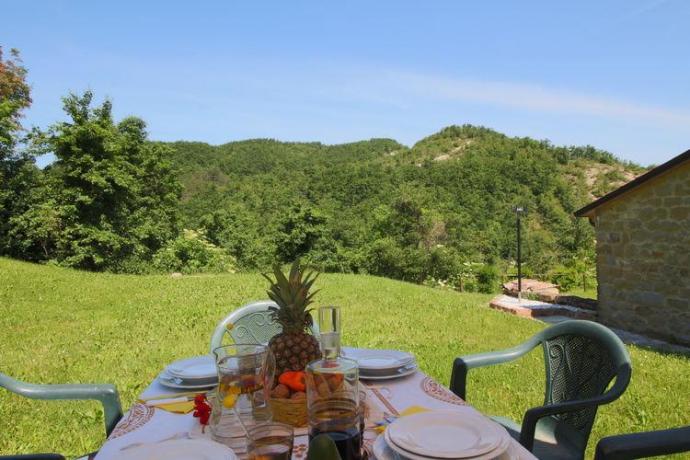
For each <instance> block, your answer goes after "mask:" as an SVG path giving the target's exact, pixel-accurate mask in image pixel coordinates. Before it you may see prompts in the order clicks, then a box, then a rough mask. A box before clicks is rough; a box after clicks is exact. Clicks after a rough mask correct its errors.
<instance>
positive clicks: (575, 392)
mask: <svg viewBox="0 0 690 460" xmlns="http://www.w3.org/2000/svg"><path fill="white" fill-rule="evenodd" d="M539 345H541V346H542V347H543V349H544V364H545V366H546V395H545V397H544V405H543V406H539V407H533V408H531V409H528V410H527V411H526V412H525V415H524V417H523V419H522V425H519V424H517V423H515V422H514V421H512V420H510V419H507V418H503V417H493V418H494V419H495V420H496V421H498V422H499V423H501V424H502V425H503V426H505V427H506V429H507V430H508V431H509V432H510V434H511V435H512V436H513V437H514V438H515V439H517V440H518V441H520V444H522V445H523V446H525V448H527V449H528V450H530V451H531V452H532V453H534V454H535V455H536V456H537V457H538V458H540V459H582V458H584V452H585V449H586V447H587V441H588V439H589V435H590V432H591V431H592V425H593V424H594V418H595V417H596V413H597V409H598V407H599V406H600V405H602V404H608V403H610V402H612V401H615V400H616V399H618V398H619V397H620V396H621V395H622V394H623V392H624V391H625V389H626V388H627V387H628V383H630V375H631V372H632V367H631V363H630V355H629V354H628V350H627V349H626V347H625V345H624V344H623V342H621V340H620V339H619V338H618V337H617V336H616V334H614V333H613V332H612V331H611V330H610V329H608V328H606V327H604V326H602V325H601V324H598V323H594V322H591V321H579V320H572V321H565V322H562V323H559V324H556V325H553V326H550V327H548V328H546V329H544V330H542V331H541V332H539V333H538V334H536V335H534V336H533V337H532V338H530V339H529V340H528V341H526V342H525V343H523V344H521V345H518V346H516V347H514V348H510V349H508V350H503V351H496V352H491V353H481V354H476V355H469V356H462V357H459V358H456V359H455V362H454V363H453V371H452V374H451V380H450V389H451V391H453V393H455V394H456V395H458V396H460V397H461V398H463V399H465V398H466V389H467V372H468V371H469V370H470V369H474V368H477V367H483V366H491V365H494V364H501V363H505V362H509V361H513V360H516V359H518V358H520V357H521V356H523V355H525V354H527V353H529V352H530V351H531V350H533V349H534V348H535V347H537V346H539ZM614 379H615V382H614V383H613V385H612V386H611V387H610V388H609V384H610V383H611V382H612V381H613V380H614ZM607 388H608V389H607Z"/></svg>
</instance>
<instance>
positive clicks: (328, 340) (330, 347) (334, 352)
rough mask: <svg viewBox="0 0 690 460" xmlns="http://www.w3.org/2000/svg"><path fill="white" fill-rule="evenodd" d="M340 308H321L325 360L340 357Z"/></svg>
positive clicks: (320, 318) (321, 332)
mask: <svg viewBox="0 0 690 460" xmlns="http://www.w3.org/2000/svg"><path fill="white" fill-rule="evenodd" d="M340 328H341V324H340V307H330V306H329V307H321V308H319V334H320V339H321V354H322V355H323V357H324V358H325V359H335V358H337V357H338V356H340Z"/></svg>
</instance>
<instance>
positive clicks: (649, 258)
mask: <svg viewBox="0 0 690 460" xmlns="http://www.w3.org/2000/svg"><path fill="white" fill-rule="evenodd" d="M594 219H595V226H596V236H597V270H598V280H599V320H600V321H601V322H603V323H604V324H608V325H610V326H613V327H619V328H622V329H626V330H629V331H633V332H639V333H642V334H646V335H649V336H653V337H658V338H661V339H665V340H669V341H672V342H676V343H682V344H687V345H690V161H687V162H685V163H683V164H680V165H678V166H676V167H674V168H672V169H670V170H669V171H668V172H666V173H664V174H662V175H660V176H658V177H656V178H653V179H650V180H649V181H648V182H646V183H643V184H641V185H640V186H638V187H637V188H636V189H633V190H631V191H630V192H628V193H626V194H624V195H621V196H620V197H617V198H616V199H613V200H611V201H610V202H609V203H606V204H603V205H602V206H601V207H600V208H599V209H597V210H596V214H595V216H594Z"/></svg>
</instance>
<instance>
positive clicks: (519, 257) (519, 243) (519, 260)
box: [515, 206, 526, 302]
mask: <svg viewBox="0 0 690 460" xmlns="http://www.w3.org/2000/svg"><path fill="white" fill-rule="evenodd" d="M525 211H526V210H525V208H524V207H522V206H516V207H515V217H516V222H515V226H516V229H517V270H518V302H522V252H521V246H522V240H521V238H520V215H521V214H523V213H524V212H525Z"/></svg>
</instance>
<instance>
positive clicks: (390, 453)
mask: <svg viewBox="0 0 690 460" xmlns="http://www.w3.org/2000/svg"><path fill="white" fill-rule="evenodd" d="M389 442H390V441H387V440H386V434H385V432H384V434H380V435H379V436H378V437H377V438H376V440H375V441H374V444H373V446H372V450H373V451H374V456H375V457H376V460H445V459H438V458H436V457H425V456H422V455H417V454H413V453H411V452H406V451H404V450H403V449H401V448H399V447H396V448H393V447H391V445H390V444H389ZM391 444H392V443H391ZM396 449H397V450H396ZM398 451H399V452H400V453H398ZM460 460H520V456H519V455H516V454H515V452H513V450H512V449H511V447H510V436H508V438H506V439H505V440H504V441H503V442H502V443H501V445H500V446H498V447H497V448H496V449H495V450H492V451H490V452H487V453H486V454H483V455H477V456H476V457H471V458H469V459H460Z"/></svg>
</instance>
